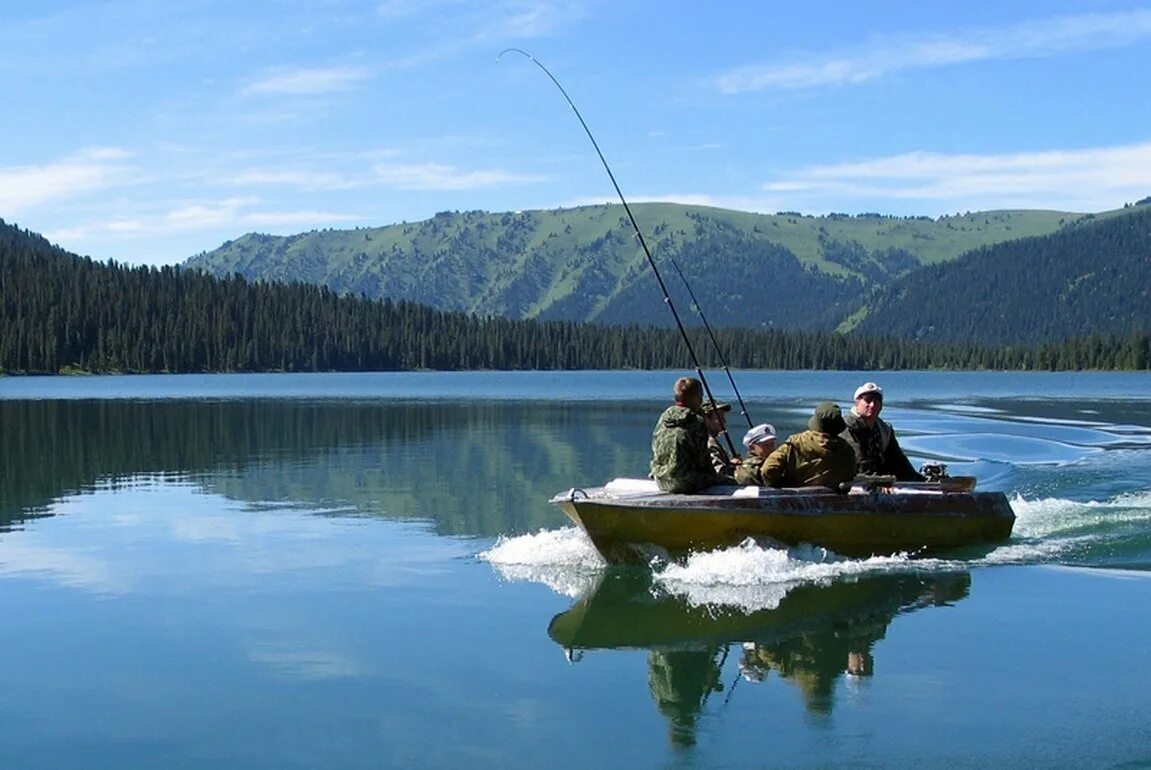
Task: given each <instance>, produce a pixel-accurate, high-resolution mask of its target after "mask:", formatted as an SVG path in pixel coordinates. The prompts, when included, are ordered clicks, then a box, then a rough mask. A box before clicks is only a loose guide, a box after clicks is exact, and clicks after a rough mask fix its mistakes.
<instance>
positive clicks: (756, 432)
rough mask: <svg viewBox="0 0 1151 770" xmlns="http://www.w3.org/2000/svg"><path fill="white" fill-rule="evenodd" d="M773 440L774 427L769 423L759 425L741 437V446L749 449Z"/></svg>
mask: <svg viewBox="0 0 1151 770" xmlns="http://www.w3.org/2000/svg"><path fill="white" fill-rule="evenodd" d="M774 438H775V426H773V425H772V424H771V423H769V422H764V423H760V424H759V425H756V426H755V427H754V428H752V429H751V430H749V431H748V432H747V433H745V434H744V435H743V445H744V446H745V447H749V448H750V447H751V445H752V444H758V443H760V442H762V441H767V440H769V439H774Z"/></svg>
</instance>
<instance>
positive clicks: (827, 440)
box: [759, 430, 855, 489]
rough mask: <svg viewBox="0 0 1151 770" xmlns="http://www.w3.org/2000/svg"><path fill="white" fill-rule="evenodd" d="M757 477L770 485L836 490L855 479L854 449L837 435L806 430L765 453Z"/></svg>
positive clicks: (789, 437) (762, 482)
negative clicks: (770, 451)
mask: <svg viewBox="0 0 1151 770" xmlns="http://www.w3.org/2000/svg"><path fill="white" fill-rule="evenodd" d="M759 476H760V479H761V482H760V483H761V484H765V485H767V486H772V487H829V488H831V489H835V488H836V487H838V486H839V485H840V484H841V483H843V482H845V481H851V480H852V479H853V478H855V451H854V450H852V448H851V444H848V443H847V442H846V441H844V440H843V439H842V438H840V437H839V436H833V435H831V434H829V433H819V432H817V431H814V430H805V431H804V432H803V433H796V434H795V435H792V436H788V438H787V441H785V442H784V443H783V446H781V447H779V448H778V449H776V450H775V451H774V452H772V453H771V454H770V455H768V456H767V459H766V460H764V461H763V466H762V467H761V469H760V472H759Z"/></svg>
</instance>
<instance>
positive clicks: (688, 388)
mask: <svg viewBox="0 0 1151 770" xmlns="http://www.w3.org/2000/svg"><path fill="white" fill-rule="evenodd" d="M674 395H675V403H674V404H672V405H671V406H669V407H668V408H667V409H665V410H664V411H663V414H661V415H660V416H659V420H658V421H657V422H656V424H655V429H654V430H653V431H652V434H651V456H652V459H651V477H652V478H653V479H655V480H656V483H657V484H659V488H660V489H662V490H665V491H667V492H675V493H678V494H691V493H695V492H702V491H703V490H705V489H707V488H708V487H712V486H715V485H717V484H734V483H735V479H734V478H732V477H731V476H724V475H722V474H720V473H717V472H716V470H715V468H713V467H712V464H711V463H712V460H711V452H710V451H709V449H708V438H709V436H710V435H711V434H710V432H709V430H708V426H707V421H705V419H704V416H703V383H701V382H700V381H699V380H697V379H696V378H694V377H680V378H679V379H678V380H676V381H675V388H674ZM713 423H714V421H713Z"/></svg>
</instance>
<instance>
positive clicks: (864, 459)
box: [839, 409, 924, 481]
mask: <svg viewBox="0 0 1151 770" xmlns="http://www.w3.org/2000/svg"><path fill="white" fill-rule="evenodd" d="M843 419H844V421H845V422H846V423H847V430H845V431H844V432H843V433H840V434H839V435H840V436H842V437H843V438H844V439H846V440H847V443H849V444H851V448H852V449H853V450H854V451H855V457H856V460H857V462H858V471H859V473H865V474H868V475H877V476H885V475H886V476H894V477H895V478H896V479H898V480H899V481H923V480H924V478H923V476H922V475H920V473H919V472H918V471H916V470H915V466H913V465H912V464H911V461H910V460H908V459H907V455H905V454H904V453H903V449H901V448H900V446H899V441H898V440H897V439H896V438H895V430H894V429H893V428H892V427H891V425H890V424H888V423H887V422H884V421H883V420H881V419H879V418H878V417H876V418H875V425H870V426H869V425H868V424H867V422H866V421H865V420H864V419H863V418H862V417H860V416H859V415H858V414H856V413H855V410H854V409H852V410H851V411H850V412H848V413H847V414H845V415H843Z"/></svg>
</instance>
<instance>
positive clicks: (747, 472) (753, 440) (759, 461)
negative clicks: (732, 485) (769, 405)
mask: <svg viewBox="0 0 1151 770" xmlns="http://www.w3.org/2000/svg"><path fill="white" fill-rule="evenodd" d="M743 445H744V447H746V448H747V457H745V458H743V462H742V463H740V464H739V466H738V467H737V468H736V469H735V481H736V483H738V484H758V483H759V469H760V468H761V467H762V466H763V461H764V460H766V459H767V456H768V455H769V454H771V453H772V452H774V451H775V427H774V426H773V425H772V424H771V423H767V422H765V423H761V424H760V425H756V426H755V427H754V428H752V429H751V430H749V431H748V432H747V433H745V434H744V435H743Z"/></svg>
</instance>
